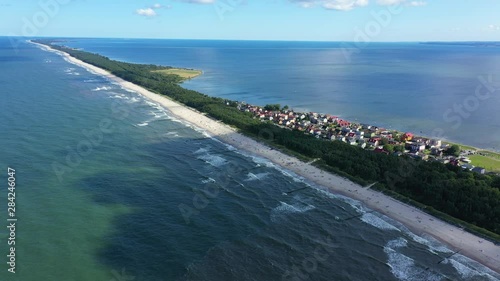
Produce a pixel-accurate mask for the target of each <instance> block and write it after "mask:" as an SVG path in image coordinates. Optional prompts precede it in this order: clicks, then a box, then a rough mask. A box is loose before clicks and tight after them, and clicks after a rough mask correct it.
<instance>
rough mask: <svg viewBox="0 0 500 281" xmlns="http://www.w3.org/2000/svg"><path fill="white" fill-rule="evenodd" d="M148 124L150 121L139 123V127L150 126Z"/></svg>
mask: <svg viewBox="0 0 500 281" xmlns="http://www.w3.org/2000/svg"><path fill="white" fill-rule="evenodd" d="M148 125H149V123H148V122H144V123H140V124H137V126H139V127H144V126H148Z"/></svg>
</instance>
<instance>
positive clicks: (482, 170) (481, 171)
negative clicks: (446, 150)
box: [472, 167, 486, 175]
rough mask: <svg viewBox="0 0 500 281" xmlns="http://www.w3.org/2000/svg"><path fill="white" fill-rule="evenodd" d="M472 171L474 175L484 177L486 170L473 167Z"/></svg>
mask: <svg viewBox="0 0 500 281" xmlns="http://www.w3.org/2000/svg"><path fill="white" fill-rule="evenodd" d="M472 171H473V172H474V173H478V174H481V175H484V174H485V173H486V169H485V168H482V167H475V168H473V169H472Z"/></svg>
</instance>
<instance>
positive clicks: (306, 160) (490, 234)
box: [33, 40, 500, 272]
mask: <svg viewBox="0 0 500 281" xmlns="http://www.w3.org/2000/svg"><path fill="white" fill-rule="evenodd" d="M33 43H35V44H37V45H38V46H40V47H41V48H43V49H45V50H48V51H54V52H57V53H58V54H60V55H62V56H63V57H64V58H65V59H67V60H68V61H69V62H71V63H74V64H76V65H79V66H81V67H84V68H86V69H88V70H90V71H92V72H95V73H97V74H99V75H102V76H105V77H107V78H108V79H111V80H113V81H115V82H117V83H119V84H120V85H122V86H123V87H124V88H127V89H130V90H133V91H136V92H137V93H139V94H142V95H144V96H145V97H147V98H149V99H151V100H153V101H155V102H158V103H159V104H161V105H162V106H164V107H166V108H167V109H169V110H170V111H171V112H172V114H173V115H175V116H177V117H178V118H181V119H184V120H186V121H188V122H190V123H192V124H194V125H195V126H197V127H200V128H202V129H204V130H206V131H207V132H208V133H210V134H211V135H212V136H214V137H216V138H218V139H220V140H221V141H223V142H226V143H228V144H230V145H233V146H235V147H237V148H239V149H243V150H246V151H248V152H250V153H253V154H256V155H259V156H262V157H265V158H267V159H269V160H271V161H273V162H274V163H276V164H277V165H280V166H283V167H285V168H287V169H289V170H291V171H293V172H295V173H296V174H298V175H300V176H303V177H304V178H306V179H308V180H311V181H312V182H315V183H317V184H318V185H320V186H323V187H325V188H328V189H329V190H332V191H333V192H337V193H341V194H344V195H346V196H349V197H351V198H354V199H357V200H360V201H362V202H363V203H364V204H365V205H366V206H368V207H369V208H371V209H373V210H376V211H378V212H380V213H382V214H385V215H387V216H389V217H391V218H393V219H396V220H398V221H400V222H401V223H403V224H404V225H406V226H407V227H408V228H410V229H411V230H412V231H414V232H415V233H417V234H421V233H427V234H429V235H431V236H433V237H435V238H437V239H438V240H440V241H442V242H443V243H445V244H447V245H449V247H450V248H451V249H452V250H454V251H460V253H462V254H464V255H467V256H469V257H471V258H473V259H475V260H477V261H479V262H481V263H483V264H484V265H486V266H488V267H490V268H491V269H493V270H495V271H497V272H500V247H499V246H498V244H497V243H498V241H500V239H499V238H500V178H499V177H498V176H497V175H494V174H490V175H485V174H482V173H475V172H472V171H469V170H468V169H463V168H462V167H459V166H455V165H452V164H450V163H447V164H444V163H440V162H439V161H424V160H423V159H415V158H418V157H410V156H409V155H400V156H398V155H395V154H394V153H386V152H389V151H388V150H389V149H387V148H389V147H386V149H384V145H383V146H382V149H381V150H382V151H384V152H383V153H375V152H374V151H369V150H365V149H363V148H361V147H359V146H358V145H351V144H349V143H346V142H345V141H339V140H338V139H335V141H331V137H330V140H324V139H321V138H320V137H315V136H314V135H315V134H316V133H315V131H314V130H313V134H310V132H309V134H305V133H304V131H300V130H293V129H290V128H286V126H285V127H284V126H277V125H276V124H274V122H272V121H273V120H267V121H266V120H262V119H265V118H261V117H260V116H258V117H257V116H256V115H255V113H252V112H250V108H249V107H248V106H247V107H245V105H243V104H241V103H238V102H236V101H231V100H225V99H221V98H216V97H210V96H207V95H204V94H201V93H198V92H195V91H191V90H186V89H184V88H182V87H181V86H180V85H179V83H180V82H182V81H183V80H184V79H185V78H186V77H181V76H179V75H178V74H175V73H165V71H164V70H168V69H172V68H170V67H160V66H151V65H134V64H130V63H124V62H118V61H113V60H110V59H109V58H106V57H103V56H100V55H97V54H91V53H88V52H84V51H80V50H74V49H71V48H67V47H63V46H58V45H53V44H51V41H50V40H47V41H42V40H37V41H34V42H33ZM246 109H249V110H248V111H247V110H246ZM283 110H284V111H283ZM283 110H282V109H281V108H280V109H279V110H275V111H273V110H271V111H272V112H273V113H272V114H286V109H283ZM278 111H279V113H278ZM313 116H314V115H313ZM319 117H321V116H319ZM283 118H285V117H283ZM299 118H300V117H299ZM302 119H305V117H304V118H302ZM295 120H296V119H295ZM220 121H222V122H220ZM269 121H271V122H269ZM309 121H311V119H309ZM327 121H328V120H327ZM278 123H279V122H278ZM285 123H286V122H285ZM337 123H338V122H337ZM278 125H283V124H278ZM360 126H361V128H359V127H358V128H357V129H358V131H362V130H363V128H362V125H361V124H360ZM343 127H346V128H347V127H348V126H340V128H337V127H336V129H340V131H343ZM366 129H367V130H369V129H368V128H366ZM370 129H371V128H370ZM346 130H352V131H351V132H349V133H354V134H356V133H357V132H358V131H356V130H355V129H353V128H351V127H350V126H349V129H346ZM376 133H377V132H375V134H376ZM379 133H380V134H381V133H382V132H379ZM316 135H318V134H316ZM337 137H338V134H337V136H336V137H335V138H337ZM344 137H345V136H344ZM257 140H258V141H257ZM380 140H382V138H381V139H380ZM429 141H432V140H429ZM436 141H437V140H436ZM387 144H389V143H387ZM378 146H379V145H378V143H377V145H374V147H376V148H374V150H375V149H378V148H379V147H378ZM436 146H437V144H436ZM276 148H277V149H276ZM424 150H425V148H424ZM313 160H315V161H313ZM330 172H332V173H330ZM373 183H376V184H373ZM369 184H373V185H372V186H371V188H366V187H364V186H367V185H369ZM384 193H387V194H391V195H392V196H387V195H386V194H384ZM394 197H396V198H398V199H400V200H401V201H398V200H395V199H394ZM405 202H406V203H405ZM408 203H410V204H408ZM431 214H432V215H431ZM433 215H434V216H433ZM436 216H437V217H439V218H441V219H438V218H436ZM444 220H446V221H447V222H445V221H444ZM449 222H452V223H453V224H450V223H449ZM465 230H468V231H465ZM471 232H474V233H475V234H472V233H471ZM477 235H481V236H477ZM483 237H486V238H488V240H487V239H484V238H483Z"/></svg>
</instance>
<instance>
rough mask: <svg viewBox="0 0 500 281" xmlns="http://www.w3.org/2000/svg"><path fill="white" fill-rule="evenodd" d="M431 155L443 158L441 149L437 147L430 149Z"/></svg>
mask: <svg viewBox="0 0 500 281" xmlns="http://www.w3.org/2000/svg"><path fill="white" fill-rule="evenodd" d="M431 154H432V155H436V156H439V157H441V156H443V150H442V149H441V148H438V147H433V148H431Z"/></svg>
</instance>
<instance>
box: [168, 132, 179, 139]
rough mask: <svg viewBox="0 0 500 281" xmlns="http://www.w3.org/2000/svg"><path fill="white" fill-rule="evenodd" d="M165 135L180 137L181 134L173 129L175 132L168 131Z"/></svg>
mask: <svg viewBox="0 0 500 281" xmlns="http://www.w3.org/2000/svg"><path fill="white" fill-rule="evenodd" d="M165 136H168V137H176V138H178V137H180V136H179V133H177V132H175V131H173V132H168V133H166V134H165Z"/></svg>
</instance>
